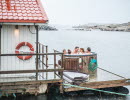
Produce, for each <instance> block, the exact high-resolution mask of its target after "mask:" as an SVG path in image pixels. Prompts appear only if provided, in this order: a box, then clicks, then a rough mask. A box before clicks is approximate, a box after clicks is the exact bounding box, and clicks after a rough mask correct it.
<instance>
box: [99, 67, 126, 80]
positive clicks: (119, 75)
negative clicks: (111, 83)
mask: <svg viewBox="0 0 130 100" xmlns="http://www.w3.org/2000/svg"><path fill="white" fill-rule="evenodd" d="M97 68H99V69H100V70H103V71H105V72H108V73H111V74H113V75H115V76H118V77H120V78H124V79H126V78H125V77H123V76H121V75H118V74H115V73H113V72H110V71H108V70H105V69H103V68H100V67H97Z"/></svg>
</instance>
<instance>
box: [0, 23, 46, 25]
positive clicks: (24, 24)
mask: <svg viewBox="0 0 130 100" xmlns="http://www.w3.org/2000/svg"><path fill="white" fill-rule="evenodd" d="M0 24H1V25H47V24H48V23H16V22H0Z"/></svg>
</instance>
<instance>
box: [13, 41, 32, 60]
mask: <svg viewBox="0 0 130 100" xmlns="http://www.w3.org/2000/svg"><path fill="white" fill-rule="evenodd" d="M22 46H28V47H29V48H30V51H31V52H30V54H33V53H34V48H33V46H32V44H30V43H29V42H21V43H19V44H18V45H17V46H16V48H15V53H16V54H20V52H19V49H20V48H21V47H22ZM17 57H18V58H19V59H22V60H28V59H30V58H31V57H32V55H28V56H17Z"/></svg>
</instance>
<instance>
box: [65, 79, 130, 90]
mask: <svg viewBox="0 0 130 100" xmlns="http://www.w3.org/2000/svg"><path fill="white" fill-rule="evenodd" d="M128 80H130V79H123V80H111V81H99V82H98V81H97V82H87V83H82V84H80V86H82V87H87V88H94V89H98V88H108V87H117V86H127V85H130V82H127V81H128ZM64 90H65V91H66V92H69V91H79V90H86V89H83V88H75V87H71V88H65V89H64Z"/></svg>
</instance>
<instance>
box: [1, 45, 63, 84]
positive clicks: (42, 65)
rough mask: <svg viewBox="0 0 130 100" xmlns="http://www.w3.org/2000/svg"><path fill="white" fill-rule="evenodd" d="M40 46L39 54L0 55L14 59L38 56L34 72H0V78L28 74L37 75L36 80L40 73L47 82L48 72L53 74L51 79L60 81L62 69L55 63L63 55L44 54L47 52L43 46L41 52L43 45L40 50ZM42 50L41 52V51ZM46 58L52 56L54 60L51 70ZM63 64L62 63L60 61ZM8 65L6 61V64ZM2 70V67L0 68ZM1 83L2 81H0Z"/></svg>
mask: <svg viewBox="0 0 130 100" xmlns="http://www.w3.org/2000/svg"><path fill="white" fill-rule="evenodd" d="M40 47H41V46H40V45H39V53H33V54H0V57H13V56H14V57H16V56H27V55H32V57H36V56H38V62H37V60H36V59H35V61H34V62H36V63H38V68H37V67H36V68H35V69H34V70H31V69H30V70H26V69H25V70H3V71H2V70H0V78H1V76H2V75H5V74H6V76H10V75H13V74H14V75H15V74H24V75H26V74H29V73H37V74H36V76H35V77H36V80H38V77H39V75H40V74H39V73H41V74H42V75H40V76H41V77H42V78H43V79H44V80H48V76H49V75H48V72H54V78H53V79H56V76H58V77H59V78H60V79H62V77H63V70H64V69H63V67H62V65H63V64H61V65H59V64H58V63H57V62H58V59H56V57H57V56H59V57H60V59H61V60H62V58H63V53H56V52H54V53H46V52H48V51H47V50H48V49H47V46H45V50H46V52H44V50H43V45H42V49H40ZM41 50H42V51H41ZM48 56H52V57H53V60H54V63H53V64H51V66H52V68H49V67H50V66H49V63H48ZM62 62H63V61H62ZM6 63H8V61H7V62H6ZM57 66H60V67H57ZM10 67H11V66H10ZM1 68H2V66H1ZM44 73H46V78H45V77H44ZM0 82H2V81H0Z"/></svg>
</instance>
